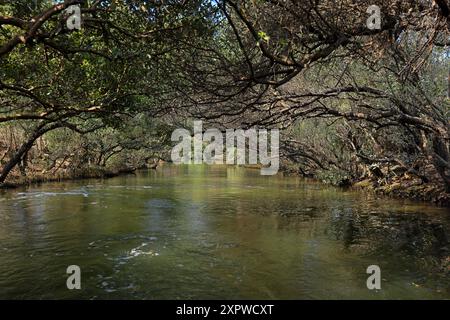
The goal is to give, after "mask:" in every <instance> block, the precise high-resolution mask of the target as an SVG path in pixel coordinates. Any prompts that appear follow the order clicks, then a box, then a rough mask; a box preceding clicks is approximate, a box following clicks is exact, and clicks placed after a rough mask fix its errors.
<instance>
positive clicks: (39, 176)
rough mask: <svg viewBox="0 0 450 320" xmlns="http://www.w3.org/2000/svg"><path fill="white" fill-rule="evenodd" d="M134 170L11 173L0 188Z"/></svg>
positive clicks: (106, 177) (101, 176)
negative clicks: (23, 174) (24, 174)
mask: <svg viewBox="0 0 450 320" xmlns="http://www.w3.org/2000/svg"><path fill="white" fill-rule="evenodd" d="M135 171H136V169H135V168H122V169H118V170H110V169H106V168H103V167H90V168H84V169H79V170H76V169H75V170H71V171H66V172H63V173H60V172H58V173H56V174H49V173H33V174H30V175H27V176H19V175H17V174H16V175H12V176H11V177H10V178H9V179H8V181H6V182H4V183H1V184H0V189H15V188H19V187H23V186H29V185H32V184H39V183H45V182H61V181H71V180H82V179H108V178H113V177H117V176H120V175H124V174H131V173H134V172H135Z"/></svg>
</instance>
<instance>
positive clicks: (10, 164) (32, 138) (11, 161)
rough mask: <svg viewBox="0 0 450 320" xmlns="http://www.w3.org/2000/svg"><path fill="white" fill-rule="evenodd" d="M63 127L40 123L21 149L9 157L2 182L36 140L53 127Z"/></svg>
mask: <svg viewBox="0 0 450 320" xmlns="http://www.w3.org/2000/svg"><path fill="white" fill-rule="evenodd" d="M59 127H61V125H60V124H57V123H53V124H52V125H50V126H48V127H46V124H41V125H39V126H38V127H37V128H36V130H35V131H34V132H33V133H32V134H31V135H30V136H29V138H28V140H27V141H25V143H23V144H22V146H21V147H20V148H19V150H17V151H16V153H15V154H14V155H13V156H12V157H11V159H9V161H8V162H7V163H6V165H5V166H4V167H3V169H2V172H1V174H0V184H1V183H4V182H5V180H6V178H7V177H8V175H9V174H10V173H11V170H12V169H14V167H15V166H16V165H17V164H18V163H19V162H20V161H21V160H22V159H23V157H24V155H25V154H26V153H27V152H28V151H29V150H30V149H31V147H32V146H33V144H34V142H35V141H36V140H37V139H38V138H39V137H41V136H42V135H43V134H45V133H47V132H48V131H51V130H53V129H56V128H59Z"/></svg>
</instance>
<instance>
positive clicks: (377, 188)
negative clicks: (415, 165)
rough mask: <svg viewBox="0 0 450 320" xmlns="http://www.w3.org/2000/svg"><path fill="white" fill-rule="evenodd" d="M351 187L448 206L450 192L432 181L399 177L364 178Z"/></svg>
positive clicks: (449, 203)
mask: <svg viewBox="0 0 450 320" xmlns="http://www.w3.org/2000/svg"><path fill="white" fill-rule="evenodd" d="M351 187H352V188H355V189H362V190H367V191H369V192H374V193H376V194H380V195H384V196H389V197H394V198H398V199H408V200H416V201H424V202H431V203H434V204H437V205H440V206H446V207H450V193H448V192H446V191H445V188H444V187H443V186H440V185H437V184H435V183H432V182H431V183H430V182H428V183H424V182H423V181H421V180H420V179H414V178H411V179H407V178H399V179H395V180H393V181H387V182H384V181H381V182H380V181H377V180H371V179H364V180H361V181H357V182H355V183H353V184H352V186H351Z"/></svg>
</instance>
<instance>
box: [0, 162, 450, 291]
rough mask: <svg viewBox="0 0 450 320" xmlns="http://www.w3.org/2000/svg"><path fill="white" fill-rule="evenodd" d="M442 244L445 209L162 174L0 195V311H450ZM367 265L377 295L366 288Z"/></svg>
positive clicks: (309, 187) (449, 253)
mask: <svg viewBox="0 0 450 320" xmlns="http://www.w3.org/2000/svg"><path fill="white" fill-rule="evenodd" d="M449 242H450V212H449V210H448V209H446V208H438V207H434V206H431V205H427V204H417V203H413V202H407V201H399V200H392V199H386V198H377V197H375V196H373V195H367V194H365V193H362V192H355V191H342V190H339V189H335V188H332V187H329V186H325V185H322V184H319V183H315V182H311V181H305V180H303V179H300V178H295V177H282V176H275V177H268V176H261V175H260V174H259V170H252V169H244V168H234V167H225V166H223V167H221V166H212V167H208V166H180V167H175V166H164V167H162V168H159V169H158V170H157V171H141V172H138V173H137V174H136V175H128V176H122V177H117V178H113V179H108V180H85V181H75V182H63V183H48V184H43V185H41V186H36V187H30V188H26V189H19V190H12V191H2V193H1V194H0V298H1V299H5V298H15V299H23V298H29V299H57V298H62V299H69V298H70V299H73V298H76V299H78V298H81V299H106V298H113V299H115V298H129V299H222V298H223V299H231V298H234V299H250V298H251V299H253V298H255V299H318V298H321V299H356V298H363V299H366V298H367V299H388V298H389V299H410V298H417V299H429V298H437V299H449V298H450V243H449ZM69 265H78V266H79V267H80V268H81V283H82V289H81V290H68V289H67V287H66V279H67V277H68V275H67V274H66V268H67V267H68V266H69ZM370 265H378V266H379V267H380V268H381V277H382V281H381V286H382V288H381V290H368V289H367V286H366V280H367V277H368V276H369V275H368V274H366V269H367V267H368V266H370Z"/></svg>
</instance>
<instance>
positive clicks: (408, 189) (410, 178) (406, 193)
mask: <svg viewBox="0 0 450 320" xmlns="http://www.w3.org/2000/svg"><path fill="white" fill-rule="evenodd" d="M280 171H281V172H283V173H284V174H287V175H296V176H302V177H307V178H311V179H315V180H317V181H320V182H322V183H325V184H329V185H334V186H336V187H340V188H351V189H355V190H361V191H364V192H370V193H375V194H377V195H382V196H387V197H390V198H396V199H408V200H414V201H421V202H429V203H433V204H435V205H438V206H444V207H450V193H448V192H446V190H445V187H444V184H443V183H442V182H441V181H439V178H438V177H437V176H436V177H435V178H434V179H432V180H431V181H426V180H425V179H423V178H421V177H418V176H416V175H414V174H409V173H406V172H402V173H401V174H392V175H388V174H384V175H383V176H377V175H376V174H374V173H372V174H370V175H369V176H368V177H364V178H360V179H354V180H352V179H349V178H348V177H335V178H334V179H333V178H331V179H330V178H324V177H323V176H321V175H314V174H311V175H307V176H305V175H304V174H302V173H301V172H300V171H299V170H296V169H295V168H293V167H292V166H285V167H282V168H281V170H280Z"/></svg>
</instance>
